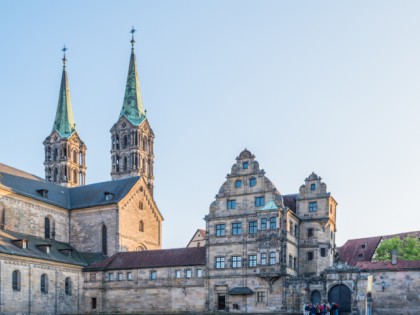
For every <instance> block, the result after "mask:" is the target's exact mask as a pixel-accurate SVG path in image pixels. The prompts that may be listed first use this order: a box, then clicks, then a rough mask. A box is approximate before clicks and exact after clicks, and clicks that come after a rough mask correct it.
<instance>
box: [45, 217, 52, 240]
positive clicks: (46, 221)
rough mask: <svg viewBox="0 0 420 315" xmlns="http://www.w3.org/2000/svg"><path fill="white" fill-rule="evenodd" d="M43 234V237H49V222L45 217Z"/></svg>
mask: <svg viewBox="0 0 420 315" xmlns="http://www.w3.org/2000/svg"><path fill="white" fill-rule="evenodd" d="M44 236H45V238H51V222H50V219H49V218H47V217H45V219H44Z"/></svg>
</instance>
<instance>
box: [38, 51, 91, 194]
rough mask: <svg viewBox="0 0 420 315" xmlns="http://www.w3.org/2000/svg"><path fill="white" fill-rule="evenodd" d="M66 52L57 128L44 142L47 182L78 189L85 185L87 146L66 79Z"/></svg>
mask: <svg viewBox="0 0 420 315" xmlns="http://www.w3.org/2000/svg"><path fill="white" fill-rule="evenodd" d="M66 50H67V48H66V47H65V46H64V48H63V53H64V55H63V74H62V77H61V85H60V94H59V97H58V105H57V112H56V114H55V120H54V125H53V129H52V131H51V134H50V135H49V136H48V137H47V138H46V139H45V140H44V147H45V162H44V165H45V179H46V180H47V181H50V182H53V183H56V184H59V185H62V186H66V187H76V186H81V185H84V184H85V179H86V164H85V154H86V146H85V144H84V142H83V141H82V140H81V139H80V138H79V135H78V134H77V131H76V123H75V120H74V116H73V109H72V106H71V99H70V89H69V83H68V79H67V70H66V61H67V59H66Z"/></svg>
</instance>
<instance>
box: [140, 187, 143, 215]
mask: <svg viewBox="0 0 420 315" xmlns="http://www.w3.org/2000/svg"><path fill="white" fill-rule="evenodd" d="M142 188H143V187H141V188H140V191H143V189H142ZM143 208H144V207H143V201H140V202H139V209H140V210H143Z"/></svg>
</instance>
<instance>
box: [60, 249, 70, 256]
mask: <svg viewBox="0 0 420 315" xmlns="http://www.w3.org/2000/svg"><path fill="white" fill-rule="evenodd" d="M60 253H62V254H63V255H65V256H69V257H71V256H72V254H73V248H63V249H60Z"/></svg>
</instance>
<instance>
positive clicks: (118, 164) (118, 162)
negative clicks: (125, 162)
mask: <svg viewBox="0 0 420 315" xmlns="http://www.w3.org/2000/svg"><path fill="white" fill-rule="evenodd" d="M119 170H120V157H119V156H118V155H117V156H115V171H117V172H118V171H119Z"/></svg>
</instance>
